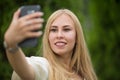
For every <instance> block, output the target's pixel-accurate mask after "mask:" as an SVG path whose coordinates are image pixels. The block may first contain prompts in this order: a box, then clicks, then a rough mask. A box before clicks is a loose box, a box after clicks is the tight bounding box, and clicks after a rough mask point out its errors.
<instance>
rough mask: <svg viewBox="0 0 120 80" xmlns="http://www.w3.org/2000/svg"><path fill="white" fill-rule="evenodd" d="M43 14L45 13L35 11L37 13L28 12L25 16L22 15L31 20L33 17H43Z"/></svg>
mask: <svg viewBox="0 0 120 80" xmlns="http://www.w3.org/2000/svg"><path fill="white" fill-rule="evenodd" d="M42 16H43V13H42V12H35V13H32V14H28V15H26V16H24V17H21V19H22V18H24V19H25V20H29V19H32V18H38V17H42Z"/></svg>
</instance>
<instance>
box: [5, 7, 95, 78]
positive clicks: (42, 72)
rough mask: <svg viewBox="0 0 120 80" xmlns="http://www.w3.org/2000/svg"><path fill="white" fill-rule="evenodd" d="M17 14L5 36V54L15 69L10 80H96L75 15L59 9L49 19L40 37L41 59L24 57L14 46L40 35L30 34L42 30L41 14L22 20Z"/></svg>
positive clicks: (17, 12)
mask: <svg viewBox="0 0 120 80" xmlns="http://www.w3.org/2000/svg"><path fill="white" fill-rule="evenodd" d="M19 13H20V10H18V11H16V12H15V14H14V17H13V20H12V23H11V25H10V27H9V29H8V30H7V31H6V33H5V42H6V44H7V45H8V48H7V49H6V54H7V57H8V60H9V62H10V64H11V66H12V67H13V69H14V72H13V75H12V80H97V77H96V74H95V72H94V69H93V67H92V64H91V59H90V56H89V53H88V50H87V47H86V43H85V40H84V35H83V31H82V27H81V24H80V22H79V20H78V18H77V17H76V16H75V14H74V13H72V12H71V11H70V10H68V9H60V10H57V11H55V12H54V13H53V14H52V15H51V16H50V17H49V19H48V21H47V24H46V27H45V31H44V35H43V44H42V45H43V57H36V56H32V57H25V55H24V53H23V51H22V50H21V48H20V47H19V46H16V45H17V44H18V43H19V42H21V41H23V40H24V39H26V38H29V37H39V36H41V35H42V32H31V30H36V29H40V28H42V26H41V25H42V23H43V19H42V18H41V16H42V15H43V14H42V12H37V13H33V14H30V15H27V16H25V17H22V18H18V16H19ZM35 17H40V18H37V19H33V18H35ZM28 23H29V24H30V25H31V26H30V25H28ZM27 26H29V27H27ZM23 34H24V35H23ZM10 48H12V49H13V50H14V53H12V52H13V51H12V52H11V51H9V49H10Z"/></svg>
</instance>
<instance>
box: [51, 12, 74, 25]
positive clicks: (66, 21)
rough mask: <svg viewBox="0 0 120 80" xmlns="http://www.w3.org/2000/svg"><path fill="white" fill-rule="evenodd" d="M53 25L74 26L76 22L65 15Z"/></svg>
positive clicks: (58, 17) (60, 16) (55, 20)
mask: <svg viewBox="0 0 120 80" xmlns="http://www.w3.org/2000/svg"><path fill="white" fill-rule="evenodd" d="M51 25H59V26H60V25H74V22H73V20H72V18H71V17H70V16H69V15H68V14H65V13H64V14H61V15H59V16H57V17H56V18H55V19H54V21H53V22H52V24H51Z"/></svg>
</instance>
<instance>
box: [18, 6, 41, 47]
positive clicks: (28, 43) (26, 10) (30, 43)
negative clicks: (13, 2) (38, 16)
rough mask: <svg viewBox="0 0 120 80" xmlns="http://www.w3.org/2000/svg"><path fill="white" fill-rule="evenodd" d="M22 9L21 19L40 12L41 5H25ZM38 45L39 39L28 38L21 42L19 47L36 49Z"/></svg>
mask: <svg viewBox="0 0 120 80" xmlns="http://www.w3.org/2000/svg"><path fill="white" fill-rule="evenodd" d="M20 9H21V12H20V17H22V16H25V15H28V14H32V13H35V12H38V11H40V5H25V6H22V7H21V8H20ZM37 31H38V30H37ZM37 44H38V38H28V39H25V40H24V41H22V42H20V43H19V44H18V45H19V46H20V47H35V46H37Z"/></svg>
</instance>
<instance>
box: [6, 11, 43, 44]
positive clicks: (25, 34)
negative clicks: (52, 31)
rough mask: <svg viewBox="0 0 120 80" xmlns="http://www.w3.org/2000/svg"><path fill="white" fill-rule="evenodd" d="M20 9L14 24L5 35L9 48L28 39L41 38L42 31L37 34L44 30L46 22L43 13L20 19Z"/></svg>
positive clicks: (13, 20)
mask: <svg viewBox="0 0 120 80" xmlns="http://www.w3.org/2000/svg"><path fill="white" fill-rule="evenodd" d="M19 15H20V9H19V10H17V11H16V12H15V13H14V16H13V19H12V22H11V24H10V26H9V28H8V30H7V31H6V33H5V41H6V42H7V44H8V46H16V45H17V44H18V43H20V42H21V41H23V40H24V39H26V38H32V37H39V36H41V35H42V31H39V32H35V31H34V30H38V29H41V28H42V23H43V22H44V20H43V19H42V18H41V17H42V16H43V13H42V12H36V13H32V14H29V15H26V16H23V17H19Z"/></svg>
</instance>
